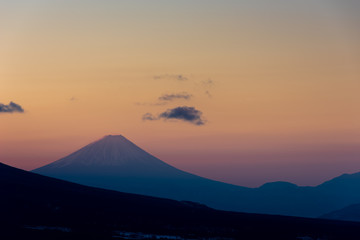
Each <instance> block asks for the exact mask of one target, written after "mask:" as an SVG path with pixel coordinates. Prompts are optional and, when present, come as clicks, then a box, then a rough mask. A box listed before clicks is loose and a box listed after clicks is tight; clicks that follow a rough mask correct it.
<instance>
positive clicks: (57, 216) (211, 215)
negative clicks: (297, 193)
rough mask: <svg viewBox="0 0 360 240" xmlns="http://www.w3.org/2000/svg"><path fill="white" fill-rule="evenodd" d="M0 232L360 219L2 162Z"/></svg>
mask: <svg viewBox="0 0 360 240" xmlns="http://www.w3.org/2000/svg"><path fill="white" fill-rule="evenodd" d="M0 191H1V196H0V216H1V218H0V239H4V240H13V239H16V240H18V239H19V240H20V239H36V240H48V239H55V240H60V239H62V240H64V239H66V240H73V239H76V240H79V239H84V240H85V239H86V240H95V239H97V240H99V239H102V240H107V239H160V238H161V239H178V240H182V239H209V240H210V239H276V240H285V239H286V240H291V239H294V240H295V239H327V240H329V239H335V240H336V239H339V240H348V239H349V240H357V239H360V232H359V231H358V230H359V228H360V223H354V222H344V221H333V220H322V219H306V218H297V217H285V216H272V215H261V214H250V213H235V212H225V211H219V210H214V209H211V208H208V207H206V206H204V205H199V204H196V203H192V202H180V201H174V200H169V199H161V198H155V197H148V196H142V195H136V194H129V193H121V192H117V191H110V190H104V189H99V188H93V187H87V186H82V185H79V184H75V183H70V182H66V181H63V180H58V179H54V178H49V177H46V176H41V175H38V174H35V173H31V172H26V171H23V170H20V169H16V168H13V167H10V166H7V165H4V164H1V163H0Z"/></svg>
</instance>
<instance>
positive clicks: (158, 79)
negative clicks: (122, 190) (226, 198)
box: [0, 0, 360, 186]
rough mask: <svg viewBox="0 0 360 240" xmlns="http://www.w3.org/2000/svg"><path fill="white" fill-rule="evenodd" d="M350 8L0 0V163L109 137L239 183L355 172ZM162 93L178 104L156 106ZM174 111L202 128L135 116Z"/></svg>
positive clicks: (229, 0) (354, 29) (353, 12)
mask: <svg viewBox="0 0 360 240" xmlns="http://www.w3.org/2000/svg"><path fill="white" fill-rule="evenodd" d="M359 12H360V1H356V0H353V1H350V0H345V1H344V0H341V1H335V0H317V1H313V0H304V1H289V0H259V1H245V0H244V1H240V0H218V1H214V0H182V1H174V0H153V1H148V0H142V1H140V0H128V1H125V0H124V1H120V0H117V1H115V0H106V1H105V0H102V1H100V0H99V1H95V0H86V1H85V0H71V1H70V0H52V1H46V0H12V1H7V0H6V1H5V0H0V103H1V104H4V105H7V104H9V103H10V101H13V102H15V103H17V104H19V105H21V106H22V108H23V109H24V110H25V112H24V113H0V123H1V124H0V161H2V162H4V163H6V164H9V165H12V166H16V167H19V168H23V169H28V170H30V169H33V168H36V167H39V166H41V165H43V164H47V163H50V162H52V161H55V160H57V159H59V158H60V157H63V156H65V155H67V154H69V153H71V152H73V151H74V150H77V149H78V148H80V147H82V146H84V145H86V144H88V143H90V142H92V141H94V140H97V139H99V138H101V137H103V136H104V135H107V134H122V135H124V136H125V137H127V138H128V139H129V140H131V141H133V142H134V143H136V144H137V145H139V146H140V147H142V148H143V149H145V150H147V151H149V152H150V153H152V154H154V155H155V156H157V157H159V158H160V159H162V160H164V161H166V162H168V163H170V164H172V165H174V166H176V167H178V168H180V169H183V170H186V171H190V172H192V173H196V174H199V175H201V176H204V177H209V178H214V179H217V180H222V181H226V182H230V183H234V184H240V185H244V186H258V185H261V184H262V183H264V182H267V181H277V180H283V181H291V182H294V183H296V184H299V185H315V184H319V183H321V182H323V181H324V180H327V179H330V178H332V177H335V176H337V175H340V174H342V173H345V172H348V173H352V172H358V171H360V159H359V156H360V108H359V104H360V94H359V90H360V45H359V42H360V28H359V22H360V15H359V14H358V13H359ZM165 94H168V95H171V94H175V95H176V94H183V95H184V94H189V95H191V97H190V99H181V98H173V99H172V101H164V100H159V97H161V96H163V95H165ZM179 106H188V107H194V108H195V109H196V110H199V111H201V112H202V118H203V120H204V121H206V122H205V124H204V125H195V124H193V123H191V122H186V121H181V120H177V121H176V120H166V121H165V120H164V119H163V118H161V119H159V120H153V121H150V120H148V121H144V120H143V119H142V118H143V115H144V114H145V113H151V114H153V116H155V117H156V116H159V114H161V113H163V112H165V111H167V110H168V109H173V108H175V107H179Z"/></svg>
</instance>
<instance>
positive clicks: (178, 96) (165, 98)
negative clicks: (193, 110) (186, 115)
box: [159, 92, 192, 101]
mask: <svg viewBox="0 0 360 240" xmlns="http://www.w3.org/2000/svg"><path fill="white" fill-rule="evenodd" d="M191 98H192V95H191V94H189V93H186V92H184V93H176V94H164V95H162V96H161V97H159V100H160V101H173V100H176V99H184V100H190V99H191Z"/></svg>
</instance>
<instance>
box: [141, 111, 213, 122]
mask: <svg viewBox="0 0 360 240" xmlns="http://www.w3.org/2000/svg"><path fill="white" fill-rule="evenodd" d="M142 119H143V120H144V121H148V120H149V121H155V120H160V119H163V120H181V121H184V122H189V123H192V124H194V125H197V126H201V125H204V124H205V123H206V121H205V120H204V119H203V117H202V112H201V111H199V110H197V109H196V108H194V107H187V106H183V107H176V108H172V109H168V110H166V111H165V112H163V113H160V114H159V115H157V116H154V115H153V114H151V113H145V114H144V115H143V117H142Z"/></svg>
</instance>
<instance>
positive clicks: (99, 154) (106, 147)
mask: <svg viewBox="0 0 360 240" xmlns="http://www.w3.org/2000/svg"><path fill="white" fill-rule="evenodd" d="M149 165H152V166H154V165H155V166H159V165H167V164H166V163H164V162H162V161H161V160H159V159H157V158H156V157H154V156H152V155H151V154H149V153H147V152H145V151H144V150H142V149H141V148H139V147H138V146H136V145H135V144H134V143H132V142H131V141H129V140H128V139H126V138H125V137H124V136H123V135H106V136H104V137H103V138H101V139H99V140H97V141H95V142H93V143H90V144H88V145H86V146H85V147H83V148H81V149H80V150H78V151H76V152H74V153H72V154H70V155H68V156H67V157H65V158H62V159H60V160H58V161H56V162H53V163H51V164H49V165H47V166H44V167H43V168H48V167H50V168H62V167H65V166H77V167H89V166H91V167H93V168H96V167H100V166H123V167H131V168H135V167H139V168H142V167H144V166H149Z"/></svg>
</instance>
